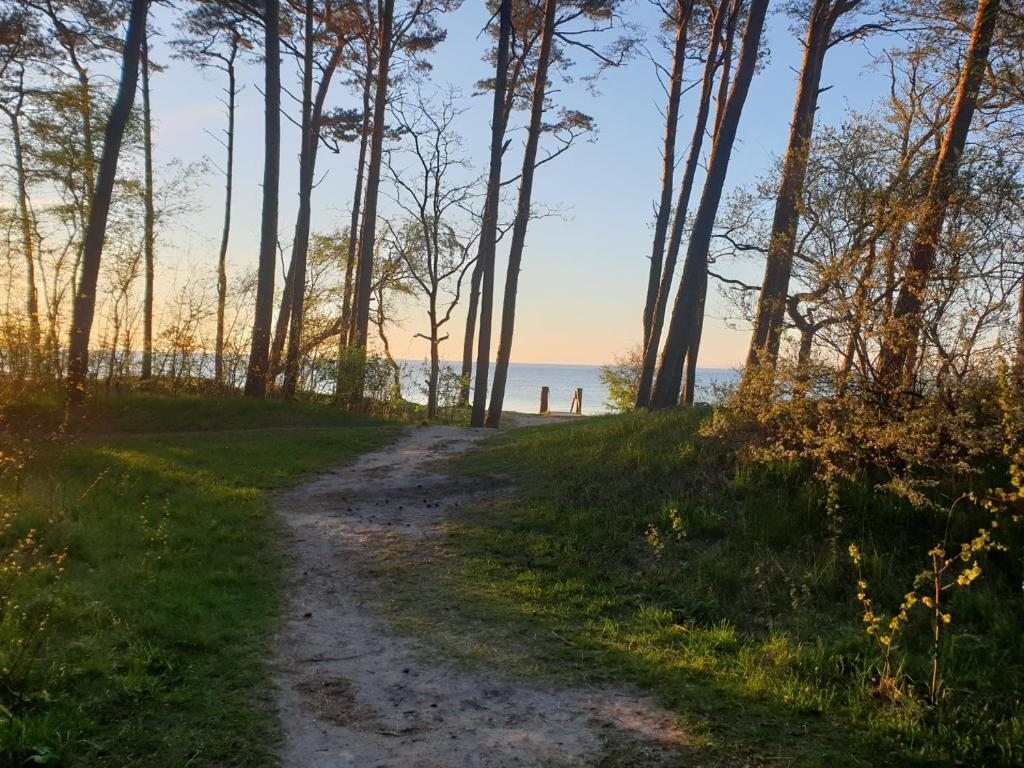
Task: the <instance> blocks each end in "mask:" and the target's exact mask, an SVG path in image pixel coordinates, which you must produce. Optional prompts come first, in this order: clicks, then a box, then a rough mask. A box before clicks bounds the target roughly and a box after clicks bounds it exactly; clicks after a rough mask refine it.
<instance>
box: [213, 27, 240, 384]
mask: <svg viewBox="0 0 1024 768" xmlns="http://www.w3.org/2000/svg"><path fill="white" fill-rule="evenodd" d="M238 43H239V36H238V35H237V34H233V35H232V36H231V50H230V52H229V54H228V59H227V74H228V89H227V95H228V104H227V110H228V133H227V146H226V147H225V150H226V152H225V159H224V225H223V227H222V229H221V236H220V251H219V253H218V254H217V337H216V340H215V341H214V351H213V376H214V379H215V380H216V382H217V384H218V385H223V384H224V333H225V326H224V316H225V313H226V309H227V301H228V269H227V263H228V241H229V239H230V237H231V196H232V192H233V191H234V187H233V182H234V168H235V98H236V97H237V94H238V88H237V85H236V83H235V57H236V56H237V55H238Z"/></svg>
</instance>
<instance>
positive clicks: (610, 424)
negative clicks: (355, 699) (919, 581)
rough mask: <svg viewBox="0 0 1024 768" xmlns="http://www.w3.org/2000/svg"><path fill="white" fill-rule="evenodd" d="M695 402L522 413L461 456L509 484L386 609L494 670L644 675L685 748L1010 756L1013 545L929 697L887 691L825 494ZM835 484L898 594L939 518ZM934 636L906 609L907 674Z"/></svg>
mask: <svg viewBox="0 0 1024 768" xmlns="http://www.w3.org/2000/svg"><path fill="white" fill-rule="evenodd" d="M706 416H707V411H700V410H697V411H690V412H678V413H671V414H638V415H625V416H617V417H601V418H593V419H586V420H583V421H581V422H577V423H573V424H568V425H560V426H552V427H540V428H535V429H522V430H514V431H511V432H509V433H506V434H503V435H500V436H498V437H497V438H495V439H493V440H492V441H490V442H489V443H488V444H487V445H485V447H484V448H483V449H482V450H480V451H478V452H475V453H473V454H470V455H469V456H467V457H466V458H465V459H463V460H462V461H461V464H460V467H459V469H460V471H462V472H464V473H469V474H475V475H480V476H491V475H510V476H511V477H512V479H513V480H514V481H515V483H516V491H515V493H514V494H513V497H512V498H511V499H508V500H504V501H497V502H495V503H492V504H489V505H483V506H480V507H477V508H475V509H471V510H468V511H466V512H464V513H462V514H460V515H459V516H458V517H457V518H456V519H455V521H454V522H453V524H452V525H451V526H450V529H449V537H448V539H447V541H446V543H445V544H444V545H443V546H442V547H441V549H440V551H439V552H438V553H437V554H438V557H437V558H436V560H435V562H436V565H435V566H434V567H433V575H434V580H433V581H430V580H426V579H424V578H423V574H422V568H421V570H420V571H418V572H414V573H413V572H408V570H407V569H408V565H407V564H406V563H404V562H399V563H397V565H396V568H395V569H394V570H395V578H396V580H397V585H398V589H397V591H396V592H395V597H394V598H393V599H394V602H395V608H396V611H397V616H398V618H399V621H401V622H403V623H404V624H405V625H406V626H407V627H409V628H410V629H415V630H417V631H422V632H427V633H430V634H432V635H433V636H434V637H435V639H439V640H442V641H445V642H448V643H449V647H450V648H452V649H454V650H457V651H458V652H459V653H461V654H462V655H463V656H464V657H465V658H468V659H475V660H477V661H482V662H483V663H485V664H487V665H489V666H502V667H506V666H507V667H514V668H517V669H519V671H520V672H526V673H535V674H538V675H543V676H551V675H559V676H563V677H566V678H568V679H573V680H584V681H612V682H626V683H632V684H637V685H639V686H640V687H642V688H643V689H646V690H648V691H650V692H652V693H653V694H654V695H655V696H656V697H657V698H658V699H659V700H660V701H662V702H663V703H664V704H665V705H667V706H668V707H670V708H671V709H673V710H674V711H675V712H677V713H678V714H679V717H680V722H681V723H682V724H683V726H684V728H686V729H687V730H688V731H689V732H690V733H691V734H693V740H694V741H693V746H692V749H691V750H690V752H689V753H688V754H687V755H686V756H685V760H684V762H685V763H686V764H687V765H742V764H761V762H759V761H765V764H771V765H803V766H812V765H829V766H861V765H893V764H899V765H949V764H953V763H954V762H955V761H959V764H970V765H979V766H980V765H985V766H995V765H1019V764H1021V763H1022V761H1024V707H1022V687H1024V647H1022V644H1021V642H1020V637H1021V635H1022V629H1024V610H1022V605H1021V601H1020V578H1019V562H1018V563H1017V565H1014V564H1013V562H1012V558H1004V560H1009V561H1010V562H1003V563H1001V564H1000V563H998V562H995V563H993V562H986V563H985V565H986V569H987V574H986V576H985V578H983V579H982V580H980V581H979V582H978V583H977V584H975V585H973V586H972V587H971V589H970V590H968V591H966V592H963V593H962V594H961V595H960V597H958V599H957V601H956V603H955V604H954V605H953V614H954V617H955V618H954V625H953V629H954V632H953V634H951V635H950V638H951V639H950V640H949V641H948V642H947V645H946V647H945V649H944V664H945V666H944V676H945V678H946V684H947V689H946V690H947V698H946V700H945V701H944V703H943V704H942V706H940V707H938V708H935V709H932V708H930V707H928V706H926V705H925V704H924V703H923V702H922V700H921V697H920V695H917V694H914V693H912V692H910V691H908V693H907V695H904V696H903V698H902V699H901V700H900V701H899V702H895V703H894V702H891V701H886V700H882V699H881V698H880V697H877V696H875V695H872V688H873V684H874V681H875V679H876V677H877V671H878V655H877V652H876V650H875V647H874V646H873V645H872V643H871V641H870V640H869V638H868V637H867V636H866V635H865V633H864V629H863V625H862V623H861V621H860V616H859V611H858V606H857V603H856V600H855V597H854V593H855V592H856V586H855V583H856V578H857V576H856V574H855V573H854V571H853V569H852V565H851V563H850V562H849V558H848V557H847V555H846V552H845V546H846V540H845V539H844V540H842V541H839V542H836V541H834V540H832V539H831V538H830V536H829V525H828V521H827V520H826V519H825V516H824V514H823V513H822V511H821V508H822V507H821V498H820V494H819V490H818V489H817V488H816V486H815V485H814V484H813V483H812V482H810V481H809V478H808V477H807V476H806V475H805V474H804V473H803V472H802V471H800V470H799V468H797V467H796V466H788V467H786V466H776V467H760V468H756V467H752V466H748V465H742V464H738V463H737V460H736V457H735V454H734V453H733V452H732V451H731V450H730V449H729V448H728V447H727V446H724V445H722V444H720V443H718V442H715V441H713V440H710V439H702V438H699V437H697V436H696V435H695V430H696V427H697V425H698V424H699V422H700V421H701V420H702V419H703V418H705V417H706ZM847 490H848V493H847V495H846V500H847V509H846V517H847V521H846V528H847V530H848V531H849V532H850V533H849V535H851V536H856V537H857V539H858V540H859V541H861V542H862V543H864V544H863V546H862V549H864V550H865V551H866V552H867V557H866V563H865V565H866V569H867V573H868V576H869V579H870V580H871V582H872V585H873V588H874V589H875V590H876V595H878V597H879V598H880V599H881V600H883V601H891V600H893V599H895V600H896V603H897V604H898V597H899V596H900V595H902V593H903V592H905V591H906V590H907V589H909V580H910V578H911V575H912V573H913V572H916V571H917V570H919V569H920V567H921V565H922V564H923V563H924V560H922V559H920V557H919V556H923V555H924V551H925V550H926V549H927V547H928V546H929V545H930V543H931V541H932V539H930V534H928V533H926V531H927V530H928V529H929V526H931V527H933V528H934V527H935V526H936V525H940V524H942V521H934V520H927V519H922V518H921V516H920V515H918V514H916V513H913V512H912V511H910V510H907V509H904V508H901V507H900V506H899V505H898V504H894V503H889V502H883V501H882V500H880V499H879V497H878V496H877V495H875V494H872V493H870V492H869V491H868V490H866V489H857V488H853V489H847ZM1016 557H1018V558H1019V554H1018V555H1016ZM1001 566H1006V567H1005V568H1003V569H1002V570H1000V567H1001ZM403 569H405V572H404V573H403ZM1015 579H1016V581H1015ZM887 604H889V605H891V604H892V603H891V602H889V603H887ZM438 615H440V616H443V617H444V620H443V622H438V621H437V620H436V618H434V617H436V616H438ZM928 643H929V638H928V634H927V625H926V624H923V625H915V626H913V627H911V630H910V633H909V634H908V636H907V640H906V641H904V643H903V645H902V646H901V647H900V649H899V652H900V653H905V654H906V662H907V667H906V671H907V673H908V674H909V675H911V676H912V677H913V678H915V679H917V680H919V681H923V680H924V674H925V670H926V669H927V661H928V653H929V644H928ZM921 687H922V686H921V685H920V684H919V685H918V686H917V688H918V694H919V693H920V688H921ZM622 764H623V765H627V764H629V761H628V758H625V759H624V760H623V762H622Z"/></svg>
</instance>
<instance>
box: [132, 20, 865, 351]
mask: <svg viewBox="0 0 1024 768" xmlns="http://www.w3.org/2000/svg"><path fill="white" fill-rule="evenodd" d="M629 14H630V17H631V19H632V20H634V21H635V22H637V23H638V24H640V25H641V26H643V27H645V28H646V29H648V30H650V29H653V27H654V25H655V23H656V21H657V16H656V12H655V10H654V9H653V7H652V6H651V5H649V4H648V3H646V2H642V1H638V2H636V3H635V4H634V5H632V6H631V7H630V10H629ZM485 19H486V16H485V12H484V10H483V3H479V2H472V1H468V2H466V3H465V4H464V6H463V7H462V8H461V9H460V10H459V11H457V12H455V13H453V14H450V15H449V16H448V17H447V18H445V20H444V26H445V27H446V28H447V30H448V38H447V40H446V41H445V42H444V43H443V44H442V45H441V46H440V48H439V49H438V50H437V51H436V53H435V54H434V55H433V57H432V62H433V64H434V72H433V75H432V79H433V80H434V81H435V82H437V83H438V84H440V85H443V86H447V85H449V84H450V85H452V86H455V87H456V88H458V89H460V90H461V91H462V92H463V93H464V94H465V96H466V104H465V106H466V107H467V111H466V112H465V114H464V115H462V116H461V118H460V121H459V124H458V128H459V132H460V133H461V134H462V136H463V137H464V139H465V145H466V149H467V152H468V154H469V156H470V159H471V160H472V162H473V163H474V164H475V165H476V166H477V167H478V168H483V167H485V163H486V157H487V142H488V140H489V136H488V134H489V127H488V120H489V114H490V106H489V102H488V99H487V98H486V97H480V96H477V97H470V94H471V93H472V91H473V84H474V83H475V82H476V81H477V80H479V79H481V78H482V77H484V76H486V75H487V70H488V67H487V64H486V63H485V62H484V61H483V60H482V56H483V54H484V51H485V49H486V47H487V45H488V42H489V41H488V40H487V39H485V37H483V36H481V35H479V31H480V29H481V27H482V26H483V24H484V21H485ZM155 22H156V25H157V27H158V28H159V29H160V30H161V31H162V33H163V39H162V40H160V41H157V42H155V43H154V45H153V53H152V57H153V59H154V61H157V62H160V63H164V64H169V65H170V68H169V69H168V71H167V72H164V73H161V74H159V75H157V76H155V77H154V78H153V110H154V115H155V120H156V121H157V134H156V142H157V146H156V153H157V161H158V163H166V162H168V161H170V160H171V159H172V158H179V159H181V160H184V161H186V162H188V161H194V160H199V159H201V158H202V157H203V156H209V157H210V158H211V159H213V160H215V161H217V160H219V159H220V155H221V153H222V150H221V149H220V147H219V146H218V145H217V143H216V141H215V140H214V138H213V137H211V136H210V135H209V132H211V131H218V130H220V129H222V127H223V124H224V118H223V108H222V106H221V105H220V103H219V102H218V101H217V99H218V98H219V96H220V89H221V88H222V81H221V79H220V78H219V77H218V76H217V73H216V72H210V73H205V74H204V73H200V72H199V71H198V70H195V69H193V68H191V67H190V66H189V65H188V64H187V63H186V62H181V61H170V60H169V58H170V57H169V53H168V50H167V46H166V44H165V42H166V40H167V39H170V38H173V37H174V35H175V32H174V31H173V29H171V25H170V17H169V14H168V11H166V10H165V9H160V10H159V11H157V12H156V16H155ZM790 26H791V21H790V19H789V18H788V17H786V16H783V15H780V14H776V15H772V16H770V17H769V21H768V28H767V32H766V38H765V41H764V42H765V44H766V45H767V47H768V48H769V49H770V52H771V53H770V58H769V60H768V62H767V65H766V66H765V68H764V69H763V71H762V72H761V73H759V74H758V76H757V77H756V79H755V81H754V84H753V86H752V88H751V91H750V96H749V98H748V100H747V105H746V109H745V111H744V115H743V119H742V121H741V124H740V131H739V139H738V144H737V147H736V150H735V152H734V155H733V158H732V162H731V165H730V172H729V180H728V186H729V187H730V188H734V187H736V186H738V185H745V184H750V183H752V182H753V181H754V180H755V179H756V178H758V177H759V176H760V175H763V174H764V173H765V172H767V171H768V170H769V169H770V167H771V166H772V163H773V162H774V158H775V157H777V155H778V153H780V152H781V151H782V149H783V147H784V145H785V140H786V135H787V133H788V130H789V122H790V117H791V112H792V104H793V98H794V92H795V86H796V72H795V70H796V69H797V68H798V67H799V64H800V56H801V46H800V43H799V40H798V39H797V38H796V36H795V35H794V34H793V32H792V31H791V29H790ZM878 48H879V45H878V44H877V43H876V44H874V45H873V46H865V45H864V44H860V43H854V44H849V45H845V46H842V47H839V48H836V49H834V50H833V51H831V52H830V53H829V57H828V59H827V61H826V66H825V74H824V77H823V84H824V85H826V86H832V88H831V90H829V91H827V92H825V93H824V94H823V95H822V98H821V103H820V107H819V115H818V120H819V124H822V125H823V124H835V123H838V122H841V121H842V120H843V118H844V116H845V115H846V113H847V112H848V111H849V110H850V109H864V108H866V107H867V106H868V105H869V104H870V103H871V102H872V101H873V100H875V99H877V98H878V97H879V96H880V95H882V94H883V93H884V89H885V82H884V80H883V73H880V72H878V71H876V70H875V69H874V68H873V67H872V66H871V62H872V60H873V57H874V53H876V52H877V50H878ZM576 58H577V59H579V60H580V65H579V71H580V72H582V71H583V69H584V67H585V66H586V64H585V62H584V61H583V60H582V56H578V57H576ZM290 74H291V72H290V70H287V74H286V77H287V76H289V75H290ZM240 82H241V83H244V84H245V89H244V91H243V93H242V94H241V97H240V101H239V112H238V117H237V126H238V133H237V158H238V162H237V165H236V189H235V207H234V222H235V227H234V231H233V236H232V244H231V249H230V253H229V265H230V268H232V269H234V270H236V271H241V270H243V269H249V268H252V267H254V266H255V263H256V254H257V247H258V233H259V210H260V182H261V178H262V167H261V162H262V152H263V115H262V101H261V97H260V93H259V90H258V88H259V86H260V82H261V71H260V69H259V67H258V66H255V65H248V66H244V67H243V69H242V72H241V76H240ZM293 83H294V81H293ZM691 98H692V94H691ZM356 101H357V97H356V94H354V93H351V92H350V91H348V90H346V89H345V88H344V87H343V86H341V85H337V86H336V87H335V88H334V89H333V91H332V96H331V97H330V98H329V105H330V106H355V104H356ZM559 101H560V103H564V104H566V105H567V106H571V107H573V108H575V109H579V110H580V111H583V112H586V113H587V114H589V115H591V116H592V117H593V118H594V119H595V122H596V123H597V126H598V136H597V139H596V141H595V142H593V143H581V144H580V145H578V146H576V147H574V148H573V149H572V150H570V152H569V153H567V154H566V155H563V156H562V157H560V158H558V159H557V160H555V161H553V162H552V163H550V164H548V165H545V166H543V167H542V168H541V169H539V170H538V174H537V179H536V185H535V190H534V200H535V201H536V202H537V203H540V204H544V205H547V206H550V207H554V208H559V209H561V210H562V211H563V212H564V215H563V216H562V217H559V218H545V219H541V220H537V221H534V222H533V223H531V225H530V229H529V234H528V237H527V245H526V252H525V255H524V259H523V271H522V274H521V276H520V288H519V302H518V314H517V322H516V342H515V345H514V348H513V353H512V357H513V360H516V361H519V362H552V363H555V362H560V363H604V362H607V361H609V360H611V359H612V358H613V357H614V356H616V355H618V354H621V353H622V352H624V351H625V350H627V349H628V348H629V347H631V346H633V345H635V344H636V343H637V342H638V341H639V338H640V314H641V310H642V306H643V299H644V291H645V286H646V279H647V265H648V258H647V257H648V255H649V249H650V237H651V219H652V215H653V214H652V210H653V209H652V201H653V200H654V198H655V197H656V195H657V194H658V188H659V183H660V179H659V176H660V165H661V141H662V134H663V131H664V119H663V117H662V115H661V109H662V108H663V101H664V95H663V91H662V89H661V86H660V85H659V83H658V81H657V78H656V75H655V72H654V67H653V65H652V64H651V62H650V61H649V60H647V59H645V58H637V59H636V60H634V61H633V62H631V63H630V64H628V65H627V66H625V67H622V68H620V69H617V70H614V71H611V72H609V73H608V74H607V75H606V76H605V77H604V78H603V80H602V81H601V82H600V85H599V88H598V92H597V93H596V94H594V93H591V92H589V91H587V90H586V89H585V88H584V87H582V85H580V84H579V83H574V84H572V85H569V86H567V87H566V88H565V89H564V90H563V92H562V94H561V96H560V97H559ZM284 103H285V104H286V106H287V105H288V100H287V99H285V102H284ZM692 113H693V109H692V101H687V102H686V103H685V104H684V108H683V113H682V121H681V123H680V136H681V137H684V138H682V141H684V142H685V141H687V140H688V137H689V134H690V132H691V130H692V128H691V125H692V123H691V120H692ZM282 124H283V129H284V139H283V145H282V189H281V191H282V196H281V201H282V206H281V218H280V236H281V240H282V242H283V243H286V244H290V241H291V233H292V229H293V227H294V214H295V208H296V204H297V200H296V190H297V164H298V162H297V152H298V136H297V131H296V130H295V129H294V127H293V126H292V125H291V124H290V123H289V122H288V121H286V120H285V121H283V122H282ZM679 151H680V152H685V147H683V148H682V149H681V150H679ZM517 162H518V158H517V156H516V155H513V157H512V161H511V167H509V169H508V171H507V172H506V176H510V175H513V174H514V173H516V172H518V170H513V168H514V167H515V165H516V163H517ZM354 166H355V148H354V147H347V148H345V149H343V151H342V152H341V153H340V154H337V155H334V154H331V153H329V152H321V154H320V159H319V167H318V177H322V178H323V180H322V182H321V183H320V185H319V187H318V188H317V189H316V191H315V193H314V200H313V224H312V226H313V229H314V231H317V230H319V231H324V230H329V229H332V228H334V227H337V226H344V225H345V223H346V222H347V219H348V212H349V210H350V205H351V195H352V185H353V173H354ZM222 194H223V192H222V181H221V178H220V177H219V176H218V175H217V173H216V172H212V173H211V175H210V176H209V177H208V178H206V179H204V180H203V182H202V183H201V185H200V187H199V190H198V196H199V203H200V206H201V210H200V211H199V212H198V213H196V214H193V215H191V216H190V217H189V218H188V220H187V221H178V222H175V223H173V224H172V225H171V226H170V227H169V228H168V230H167V231H166V232H165V233H164V235H163V240H162V248H161V251H160V254H159V258H160V269H161V271H162V277H163V288H164V290H165V291H166V290H169V286H170V285H171V284H172V283H173V282H174V281H175V280H180V279H181V278H182V276H183V275H184V274H185V273H186V272H188V271H196V272H199V273H205V272H212V270H213V267H214V263H215V259H216V248H217V240H218V237H219V227H220V218H221V202H222ZM694 199H695V200H696V193H695V198H694ZM382 206H383V207H384V209H385V211H386V209H387V204H386V203H382ZM730 269H733V270H734V272H733V273H734V274H735V275H736V276H741V277H743V278H744V279H747V280H749V281H751V282H759V274H758V270H759V265H749V266H744V267H742V268H732V267H730ZM736 270H740V271H736ZM499 272H500V274H502V275H503V274H504V265H499ZM279 279H280V277H279ZM499 288H500V286H499ZM727 312H728V308H727V307H726V305H725V304H724V303H723V302H721V301H720V300H719V299H718V298H717V297H712V299H711V300H710V302H709V306H708V318H707V320H706V322H705V326H704V327H705V332H704V344H703V348H702V350H701V358H700V364H701V365H702V366H704V367H730V366H734V365H737V364H739V363H740V362H741V360H742V358H743V356H744V353H745V349H746V344H747V338H748V335H749V329H747V328H745V327H739V328H735V329H734V328H731V327H730V325H729V324H728V323H727V322H726V321H725V319H724V315H725V314H726V313H727ZM420 315H421V312H420V310H419V309H418V308H417V307H415V306H404V307H403V308H402V309H401V317H402V319H403V321H404V323H403V326H404V327H403V328H402V329H400V330H397V331H396V332H395V333H394V339H393V351H394V352H395V354H396V355H397V356H400V357H404V358H410V359H419V358H422V357H424V356H425V354H426V352H427V350H426V347H425V344H424V342H422V340H416V339H414V338H413V334H414V333H416V331H417V330H420V329H421V326H422V325H423V321H422V319H421V317H420ZM462 322H463V321H462V315H461V313H458V315H457V316H456V318H455V319H454V320H453V325H452V328H451V332H452V338H451V340H450V341H449V342H447V345H448V346H447V350H446V354H447V356H448V357H457V356H458V354H459V350H460V349H461V335H462Z"/></svg>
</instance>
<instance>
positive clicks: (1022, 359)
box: [1015, 280, 1024, 382]
mask: <svg viewBox="0 0 1024 768" xmlns="http://www.w3.org/2000/svg"><path fill="white" fill-rule="evenodd" d="M1015 368H1016V371H1017V377H1018V378H1019V379H1021V380H1022V382H1024V280H1021V283H1020V288H1019V291H1018V294H1017V360H1016V363H1015Z"/></svg>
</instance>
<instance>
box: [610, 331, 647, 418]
mask: <svg viewBox="0 0 1024 768" xmlns="http://www.w3.org/2000/svg"><path fill="white" fill-rule="evenodd" d="M643 364H644V355H643V350H642V349H640V348H639V347H634V348H633V349H631V350H629V352H627V353H626V354H625V355H623V356H621V357H617V358H615V361H614V362H612V363H611V364H610V365H603V366H601V382H602V383H603V384H604V385H605V387H606V388H607V389H608V402H607V403H605V406H606V407H608V408H609V409H611V410H613V411H617V412H620V413H624V412H626V411H631V410H633V408H635V407H636V394H637V390H638V389H639V387H640V371H641V369H642V368H643Z"/></svg>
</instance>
